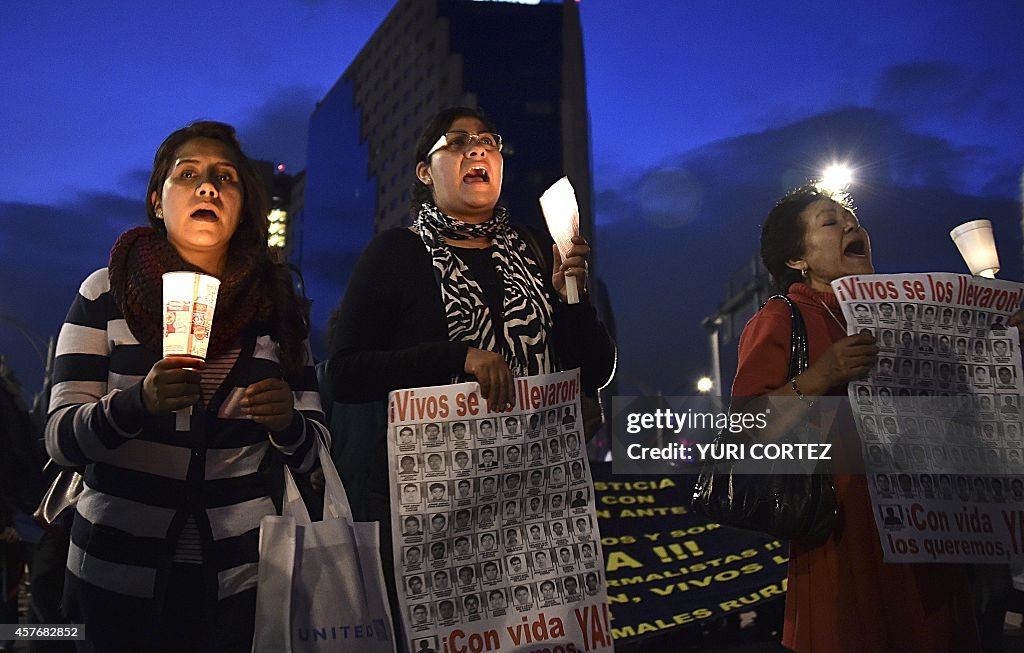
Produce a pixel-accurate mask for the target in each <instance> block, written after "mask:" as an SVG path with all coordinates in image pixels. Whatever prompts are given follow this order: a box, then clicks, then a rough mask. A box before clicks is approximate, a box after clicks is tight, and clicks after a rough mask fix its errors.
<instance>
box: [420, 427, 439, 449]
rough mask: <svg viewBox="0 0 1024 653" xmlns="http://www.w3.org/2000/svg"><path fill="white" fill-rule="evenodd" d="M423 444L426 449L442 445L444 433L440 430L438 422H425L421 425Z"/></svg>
mask: <svg viewBox="0 0 1024 653" xmlns="http://www.w3.org/2000/svg"><path fill="white" fill-rule="evenodd" d="M423 446H424V447H425V448H428V449H430V448H436V447H442V446H444V433H442V432H441V425H440V424H438V423H437V422H427V423H426V424H424V425H423Z"/></svg>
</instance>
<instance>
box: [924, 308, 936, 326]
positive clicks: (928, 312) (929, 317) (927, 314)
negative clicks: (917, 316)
mask: <svg viewBox="0 0 1024 653" xmlns="http://www.w3.org/2000/svg"><path fill="white" fill-rule="evenodd" d="M921 324H924V325H930V324H935V307H934V306H931V305H927V306H925V307H924V310H923V311H922V312H921Z"/></svg>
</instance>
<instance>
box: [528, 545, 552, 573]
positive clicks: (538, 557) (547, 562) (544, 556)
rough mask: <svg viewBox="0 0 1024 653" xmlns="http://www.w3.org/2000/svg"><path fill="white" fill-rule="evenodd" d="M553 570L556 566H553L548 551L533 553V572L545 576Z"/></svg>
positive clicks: (542, 550)
mask: <svg viewBox="0 0 1024 653" xmlns="http://www.w3.org/2000/svg"><path fill="white" fill-rule="evenodd" d="M552 569H554V565H552V564H551V554H549V553H548V551H547V549H541V550H540V551H534V552H533V570H534V571H535V572H537V573H541V574H543V573H547V572H549V571H551V570H552Z"/></svg>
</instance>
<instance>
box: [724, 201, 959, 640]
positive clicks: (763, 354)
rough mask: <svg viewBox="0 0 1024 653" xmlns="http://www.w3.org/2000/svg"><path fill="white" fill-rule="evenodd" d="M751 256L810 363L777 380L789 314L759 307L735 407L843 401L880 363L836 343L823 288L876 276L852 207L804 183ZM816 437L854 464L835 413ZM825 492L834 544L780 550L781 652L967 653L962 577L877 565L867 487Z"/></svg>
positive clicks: (857, 344)
mask: <svg viewBox="0 0 1024 653" xmlns="http://www.w3.org/2000/svg"><path fill="white" fill-rule="evenodd" d="M761 258H762V259H763V261H764V264H765V267H766V268H767V269H768V271H769V273H771V275H772V278H773V280H774V281H775V283H776V285H778V286H779V288H780V289H781V290H782V291H784V292H786V293H787V294H788V295H789V298H790V299H791V300H793V301H794V302H795V303H796V305H797V306H798V307H799V309H800V312H801V314H802V315H803V318H804V321H805V323H806V326H807V339H808V349H809V363H810V365H809V367H808V368H807V370H806V371H804V372H803V373H801V374H799V375H797V376H796V377H794V378H792V379H790V378H787V375H788V368H789V352H790V334H791V325H790V317H789V308H788V307H787V306H786V305H785V303H784V302H780V301H773V302H768V304H767V305H765V307H764V308H762V309H761V311H760V312H758V313H757V314H756V315H755V316H754V317H753V318H752V319H751V320H750V322H749V323H748V324H747V326H746V328H745V329H744V331H743V335H742V337H741V338H740V345H739V347H740V349H739V365H738V368H737V371H736V379H735V381H734V382H733V388H732V396H733V397H734V398H736V399H734V408H735V407H736V406H737V404H738V403H740V402H742V398H749V397H757V396H763V395H773V396H779V397H790V398H793V399H792V400H791V401H789V402H786V405H787V406H791V408H790V411H791V412H792V411H797V412H805V411H806V410H807V408H809V406H810V404H811V402H812V401H813V400H814V398H816V397H820V396H825V395H836V396H845V395H846V387H847V383H848V382H849V381H850V380H851V379H855V378H858V377H862V376H864V375H865V374H867V372H868V370H869V369H870V368H871V367H872V366H873V365H874V364H875V361H876V359H877V355H878V348H877V347H876V346H875V340H874V338H873V337H872V336H870V335H867V334H857V335H853V336H847V335H846V322H845V320H844V318H843V315H842V311H841V310H840V308H839V301H838V300H837V298H836V296H835V294H833V292H832V287H831V285H830V283H831V282H832V281H833V280H834V279H837V278H839V277H842V276H846V275H851V274H871V273H872V272H874V268H873V266H872V263H871V243H870V241H869V239H868V235H867V232H866V231H864V230H863V229H862V228H861V226H860V223H859V222H858V220H857V217H856V216H855V215H854V213H853V210H852V207H851V206H850V205H849V204H848V203H847V202H846V201H845V198H841V197H834V196H831V195H829V194H827V193H824V192H822V191H820V190H818V189H817V188H815V187H813V186H806V187H803V188H800V189H797V190H796V191H794V192H792V193H790V194H789V195H787V196H786V197H785V198H783V199H782V200H781V201H780V202H779V203H778V204H777V205H776V206H775V208H774V209H773V210H772V211H771V213H770V214H769V215H768V218H767V220H766V221H765V224H764V227H763V229H762V233H761ZM801 400H802V401H801ZM787 417H797V416H796V415H789V416H787ZM840 434H843V435H845V436H846V437H839V435H840ZM851 435H852V436H853V437H850V436H851ZM823 437H824V438H825V439H827V441H829V442H831V443H832V444H833V458H834V459H837V467H838V466H840V462H841V460H843V459H846V460H850V459H854V460H855V459H856V458H854V457H857V458H859V457H860V455H861V453H860V448H859V440H858V438H857V437H856V427H855V425H854V423H853V419H852V413H851V412H850V410H849V409H848V407H846V405H845V404H844V410H841V411H840V412H839V414H838V415H837V416H836V419H835V420H833V422H832V425H831V427H830V428H829V431H828V432H827V433H825V434H823ZM847 468H849V466H847ZM835 487H836V494H837V497H838V502H839V516H838V520H837V524H836V527H835V530H834V531H833V532H832V535H831V536H830V537H829V539H828V540H827V541H826V542H825V544H823V545H821V546H818V547H808V546H803V545H801V544H799V543H793V544H792V545H791V547H790V562H789V585H788V591H787V594H786V620H785V629H784V632H783V644H784V645H785V646H787V647H789V648H791V649H793V650H796V651H814V652H815V653H817V652H820V651H901V652H902V653H907V652H910V651H929V652H935V651H957V652H962V651H972V650H977V648H978V643H977V629H976V627H975V622H974V618H973V616H972V611H971V606H970V602H969V599H968V591H967V583H966V579H965V575H964V573H963V570H962V568H960V567H958V566H955V565H940V564H887V563H885V562H883V560H882V549H881V545H880V544H879V539H878V531H877V530H876V528H875V521H874V518H873V515H872V508H871V501H870V499H869V496H868V485H867V480H866V478H865V477H864V476H863V475H856V476H854V475H842V474H836V475H835Z"/></svg>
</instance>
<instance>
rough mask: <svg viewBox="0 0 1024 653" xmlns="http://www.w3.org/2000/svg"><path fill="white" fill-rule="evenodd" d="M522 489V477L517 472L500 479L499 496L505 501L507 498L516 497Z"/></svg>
mask: <svg viewBox="0 0 1024 653" xmlns="http://www.w3.org/2000/svg"><path fill="white" fill-rule="evenodd" d="M522 489H523V475H522V474H520V473H519V472H512V473H511V474H505V476H504V478H502V486H501V495H502V496H503V497H505V498H506V499H507V498H509V497H517V496H519V494H520V493H521V492H522Z"/></svg>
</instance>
